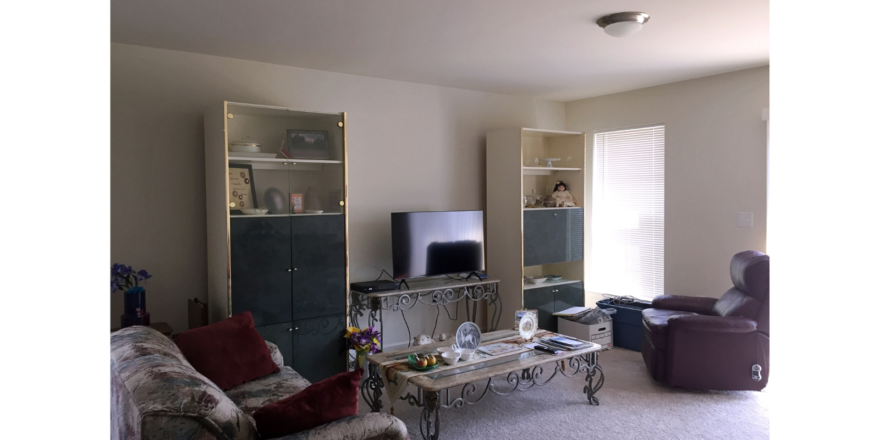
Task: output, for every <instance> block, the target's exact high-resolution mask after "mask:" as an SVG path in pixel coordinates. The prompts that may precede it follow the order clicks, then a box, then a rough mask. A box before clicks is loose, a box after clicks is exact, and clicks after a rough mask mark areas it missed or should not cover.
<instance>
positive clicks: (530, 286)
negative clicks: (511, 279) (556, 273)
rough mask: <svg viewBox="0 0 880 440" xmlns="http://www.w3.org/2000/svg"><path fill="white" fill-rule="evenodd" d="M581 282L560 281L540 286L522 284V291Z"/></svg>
mask: <svg viewBox="0 0 880 440" xmlns="http://www.w3.org/2000/svg"><path fill="white" fill-rule="evenodd" d="M581 281H582V280H561V281H553V282H546V283H541V284H523V290H531V289H540V288H542V287H550V286H559V285H562V284H572V283H580V282H581Z"/></svg>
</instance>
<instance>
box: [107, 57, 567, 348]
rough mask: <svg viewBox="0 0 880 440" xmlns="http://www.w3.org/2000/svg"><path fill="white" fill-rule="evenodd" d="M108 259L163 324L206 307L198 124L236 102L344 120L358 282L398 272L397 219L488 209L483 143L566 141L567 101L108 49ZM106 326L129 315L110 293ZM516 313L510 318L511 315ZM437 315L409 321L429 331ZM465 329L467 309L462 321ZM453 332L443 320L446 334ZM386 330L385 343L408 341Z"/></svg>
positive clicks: (390, 322)
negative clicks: (148, 276)
mask: <svg viewBox="0 0 880 440" xmlns="http://www.w3.org/2000/svg"><path fill="white" fill-rule="evenodd" d="M111 75H112V88H111V92H112V99H111V114H112V121H111V127H112V138H111V141H112V143H111V167H112V169H111V201H112V206H111V216H112V217H111V227H112V229H111V243H112V244H111V260H112V262H121V263H125V264H130V265H133V266H134V267H135V268H136V269H147V270H149V271H150V272H151V273H153V274H154V275H155V277H154V278H153V279H152V280H150V281H149V282H148V284H147V285H146V288H147V301H148V302H147V304H148V305H147V309H148V310H149V311H150V312H151V315H152V319H153V320H154V321H166V322H169V323H170V324H171V326H172V327H174V329H175V330H177V331H180V330H183V329H185V328H186V325H187V322H186V298H193V297H197V298H200V299H202V300H205V299H206V296H207V292H206V289H207V287H206V276H207V275H206V264H207V263H206V238H205V181H204V178H205V175H204V145H203V121H202V112H203V111H204V110H205V109H206V108H207V107H208V106H209V105H214V104H218V103H220V102H222V101H223V100H231V101H237V102H247V103H256V104H266V105H277V106H287V107H294V108H303V109H313V110H318V111H346V112H348V135H349V159H350V173H349V187H350V188H349V190H350V211H349V212H350V215H351V217H350V236H351V244H350V252H351V258H350V264H351V278H352V280H353V281H362V280H368V279H373V278H375V277H377V276H378V275H379V271H380V269H382V268H386V269H388V270H391V236H390V228H391V225H390V215H389V214H390V213H391V212H393V211H416V210H469V209H485V205H486V200H485V179H486V173H485V170H486V163H485V135H486V132H488V131H490V130H495V129H498V128H507V127H520V126H525V127H537V128H547V129H562V128H563V126H564V122H565V120H564V118H565V116H564V115H565V109H564V105H563V104H562V103H558V102H550V101H541V100H534V99H529V98H521V97H513V96H505V95H498V94H490V93H482V92H473V91H467V90H459V89H450V88H444V87H436V86H429V85H422V84H412V83H404V82H398V81H388V80H382V79H375V78H366V77H358V76H352V75H342V74H336V73H329V72H322V71H316V70H308V69H300V68H292V67H283V66H276V65H271V64H263V63H256V62H250V61H242V60H234V59H228V58H220V57H214V56H206V55H197V54H191V53H184V52H175V51H168V50H160V49H151V48H144V47H137V46H129V45H120V44H113V45H112V71H111ZM111 298H112V300H111V310H110V323H111V325H112V326H117V325H118V322H119V315H120V314H121V313H122V301H121V293H116V294H113V295H112V297H111ZM505 312H508V313H509V312H510V310H505ZM435 313H436V312H435V311H434V310H430V311H423V312H418V313H415V312H414V313H411V314H408V316H407V320H408V321H409V323H410V325H411V327H412V328H413V331H414V334H417V333H430V331H431V329H432V327H433V325H434V319H435V316H436V315H435ZM459 316H460V318H461V319H459V321H463V317H464V316H465V314H464V311H463V310H461V311H460V313H459ZM454 328H455V327H454V326H453V325H451V324H446V325H444V319H442V317H441V320H440V327H439V330H438V332H439V331H449V330H451V329H454ZM401 331H402V321H400V319H399V318H396V319H395V318H388V319H387V321H386V334H387V337H386V341H387V342H388V343H389V344H393V343H395V342H405V336H401Z"/></svg>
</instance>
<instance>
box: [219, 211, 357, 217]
mask: <svg viewBox="0 0 880 440" xmlns="http://www.w3.org/2000/svg"><path fill="white" fill-rule="evenodd" d="M309 215H342V213H341V212H323V213H321V214H306V213H302V214H263V215H247V214H235V215H230V216H229V218H259V217H305V216H309Z"/></svg>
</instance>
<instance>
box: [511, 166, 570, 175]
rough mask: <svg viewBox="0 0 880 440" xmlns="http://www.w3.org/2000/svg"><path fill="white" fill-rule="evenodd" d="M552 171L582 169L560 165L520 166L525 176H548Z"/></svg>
mask: <svg viewBox="0 0 880 440" xmlns="http://www.w3.org/2000/svg"><path fill="white" fill-rule="evenodd" d="M554 171H583V169H582V168H562V167H522V173H523V174H524V175H527V176H549V175H551V174H553V172H554Z"/></svg>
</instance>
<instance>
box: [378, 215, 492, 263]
mask: <svg viewBox="0 0 880 440" xmlns="http://www.w3.org/2000/svg"><path fill="white" fill-rule="evenodd" d="M391 254H392V260H393V261H394V278H395V279H401V278H422V277H430V276H435V275H445V274H455V273H470V272H479V271H482V270H484V269H485V260H484V258H483V211H439V212H394V213H391Z"/></svg>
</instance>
